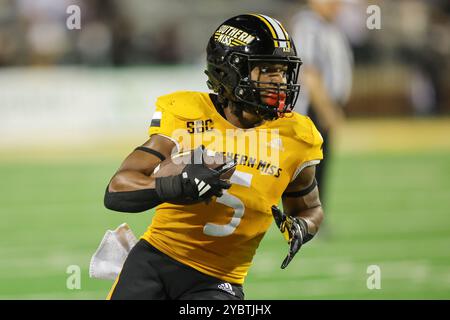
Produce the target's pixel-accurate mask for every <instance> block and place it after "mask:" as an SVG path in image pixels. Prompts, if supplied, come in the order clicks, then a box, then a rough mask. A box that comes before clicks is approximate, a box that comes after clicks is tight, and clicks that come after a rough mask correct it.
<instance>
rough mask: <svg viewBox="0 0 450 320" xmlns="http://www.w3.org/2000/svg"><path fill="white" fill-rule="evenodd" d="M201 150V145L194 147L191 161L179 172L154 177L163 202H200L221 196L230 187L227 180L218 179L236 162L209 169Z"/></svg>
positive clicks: (202, 149) (202, 148)
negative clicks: (167, 175) (168, 175)
mask: <svg viewBox="0 0 450 320" xmlns="http://www.w3.org/2000/svg"><path fill="white" fill-rule="evenodd" d="M203 152H204V147H203V146H200V147H198V148H196V149H195V150H194V152H193V153H192V159H191V163H190V164H188V165H186V167H185V168H184V169H183V171H182V172H181V174H179V175H177V176H171V177H160V178H156V192H157V193H158V196H159V197H160V199H161V200H162V201H163V202H170V201H173V200H178V201H180V200H181V201H185V202H192V203H195V202H202V201H205V200H208V199H209V198H211V197H212V196H216V197H220V196H222V194H223V191H222V190H223V189H229V188H230V187H231V184H230V183H229V182H228V181H226V180H223V179H220V175H221V174H222V173H224V172H226V171H228V170H230V169H231V168H232V167H233V166H236V163H235V162H234V161H231V162H227V163H225V164H224V165H222V166H221V167H220V168H218V169H217V170H214V169H210V168H207V167H206V166H205V165H204V159H203Z"/></svg>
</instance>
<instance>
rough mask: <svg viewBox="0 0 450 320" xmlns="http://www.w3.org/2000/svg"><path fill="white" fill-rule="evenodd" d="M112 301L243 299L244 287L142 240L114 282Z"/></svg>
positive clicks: (130, 254)
mask: <svg viewBox="0 0 450 320" xmlns="http://www.w3.org/2000/svg"><path fill="white" fill-rule="evenodd" d="M108 299H111V300H125V299H127V300H128V299H132V300H174V299H179V300H243V299H244V292H243V288H242V285H239V284H230V283H227V282H226V281H223V280H220V279H216V278H214V277H211V276H208V275H206V274H203V273H201V272H199V271H197V270H195V269H193V268H191V267H189V266H187V265H184V264H182V263H180V262H178V261H176V260H174V259H172V258H170V257H169V256H167V255H165V254H164V253H162V252H161V251H159V250H157V249H156V248H155V247H153V246H152V245H151V244H150V243H148V242H147V241H145V240H143V239H141V240H139V242H138V243H137V244H136V245H135V246H134V248H133V249H132V250H131V251H130V253H129V255H128V257H127V259H126V261H125V263H124V265H123V268H122V271H121V273H120V275H119V276H118V278H117V279H116V282H115V283H114V285H113V287H112V289H111V291H110V293H109V295H108Z"/></svg>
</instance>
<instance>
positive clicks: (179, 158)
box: [152, 148, 236, 204]
mask: <svg viewBox="0 0 450 320" xmlns="http://www.w3.org/2000/svg"><path fill="white" fill-rule="evenodd" d="M200 157H201V158H200ZM201 161H202V162H203V164H204V166H206V167H207V168H210V169H213V170H223V172H222V173H221V175H220V178H221V179H224V180H229V179H231V176H232V175H233V173H234V171H235V169H236V163H235V162H234V161H233V159H231V158H229V157H227V156H225V155H224V154H223V153H221V152H214V151H212V150H208V149H201V148H197V149H193V150H189V151H185V152H181V153H178V154H176V155H174V156H172V157H171V158H167V159H165V160H164V161H162V162H161V163H160V164H159V165H158V166H157V167H156V168H155V170H154V171H153V173H152V176H154V177H156V178H158V177H168V176H175V175H179V174H181V172H182V171H183V169H184V168H185V167H186V165H188V164H190V163H201ZM198 202H201V201H195V202H189V201H188V202H186V201H171V203H174V204H192V203H198Z"/></svg>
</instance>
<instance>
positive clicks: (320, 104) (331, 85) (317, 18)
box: [291, 0, 353, 199]
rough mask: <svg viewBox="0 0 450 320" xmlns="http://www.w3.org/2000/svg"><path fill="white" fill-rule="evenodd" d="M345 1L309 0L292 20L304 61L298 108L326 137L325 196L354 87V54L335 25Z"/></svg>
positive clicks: (320, 170)
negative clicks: (333, 147)
mask: <svg viewBox="0 0 450 320" xmlns="http://www.w3.org/2000/svg"><path fill="white" fill-rule="evenodd" d="M342 1H343V0H308V1H307V2H308V7H307V8H305V9H304V10H301V11H299V12H298V13H297V14H296V15H295V16H294V17H293V20H292V26H291V31H292V37H293V39H294V41H295V43H296V44H297V50H298V52H299V55H300V57H301V59H302V61H303V65H302V68H301V74H300V77H299V79H301V84H302V88H301V96H300V99H299V101H298V102H297V105H296V108H295V109H296V111H297V112H299V113H301V114H305V115H308V116H309V117H310V118H311V119H312V120H313V121H314V123H315V125H316V126H317V128H318V130H319V131H320V133H321V134H322V136H323V139H324V143H323V152H324V159H323V160H322V161H321V163H320V164H319V165H318V166H317V167H316V179H317V183H318V184H319V185H320V193H321V198H322V199H324V197H323V194H324V190H326V187H325V184H326V182H325V181H324V179H325V173H326V168H327V163H328V162H329V159H330V140H332V137H331V136H332V134H333V131H334V130H335V128H336V127H337V125H338V124H339V123H340V122H341V121H342V120H343V117H344V113H343V110H342V108H343V106H344V105H345V103H346V102H347V100H348V97H349V95H350V91H351V86H352V69H353V54H352V51H351V47H350V44H349V42H348V40H347V39H346V38H345V35H344V34H343V33H342V32H341V31H340V30H339V29H338V28H337V26H336V25H335V24H334V20H335V18H336V17H337V15H338V13H339V10H340V8H341V6H342Z"/></svg>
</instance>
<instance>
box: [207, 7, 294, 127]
mask: <svg viewBox="0 0 450 320" xmlns="http://www.w3.org/2000/svg"><path fill="white" fill-rule="evenodd" d="M263 17H265V18H267V19H270V18H269V17H266V16H263ZM272 21H274V20H272ZM277 23H278V24H279V22H277ZM228 24H232V25H234V27H229V28H232V29H234V30H232V31H235V30H236V29H237V30H239V33H240V34H242V32H243V33H245V32H246V31H247V32H248V34H250V35H251V36H250V37H253V38H254V40H253V41H252V43H249V44H247V45H226V44H223V43H221V42H220V41H218V39H219V40H220V38H218V37H217V33H218V31H216V33H215V34H214V35H213V37H211V39H210V41H209V44H208V49H207V54H208V55H207V61H208V67H207V70H206V74H207V75H208V78H209V80H208V86H209V88H210V89H212V90H214V91H215V92H217V93H218V94H219V96H222V99H223V100H228V101H231V102H232V103H233V104H234V105H236V107H238V108H239V109H241V110H246V111H247V112H251V113H254V114H257V115H259V116H261V117H262V118H264V119H267V120H273V119H277V118H279V117H283V116H284V115H285V114H287V113H290V112H291V111H292V109H293V108H294V105H295V102H296V101H297V97H298V94H299V90H300V85H298V84H297V78H298V72H299V68H300V65H301V64H302V62H301V60H300V58H299V57H298V56H297V55H296V50H295V46H294V44H293V43H292V40H289V38H288V36H287V33H286V32H285V31H284V34H285V35H286V38H285V39H284V40H281V39H275V38H273V37H271V34H270V33H269V32H270V31H269V30H268V28H267V27H266V25H265V24H264V21H262V19H261V18H260V17H258V16H257V15H241V16H237V17H234V18H231V19H229V20H228V21H226V22H225V23H224V24H222V25H221V26H220V27H219V29H218V30H224V29H225V30H229V28H226V27H227V26H228ZM279 25H280V26H281V24H279ZM283 30H284V28H283ZM250 32H252V33H250ZM239 33H238V34H239ZM240 39H242V38H240ZM282 41H285V43H286V42H288V45H286V44H285V45H284V46H283V47H280V46H277V45H276V44H277V43H278V44H280V43H282ZM228 43H229V42H227V44H228ZM275 65H278V66H279V65H282V66H283V67H284V69H285V81H282V82H272V81H261V80H260V77H261V73H260V72H259V76H258V79H252V70H253V69H254V68H255V67H259V68H261V66H269V68H270V66H275ZM269 80H270V79H269ZM283 80H284V79H283Z"/></svg>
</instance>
